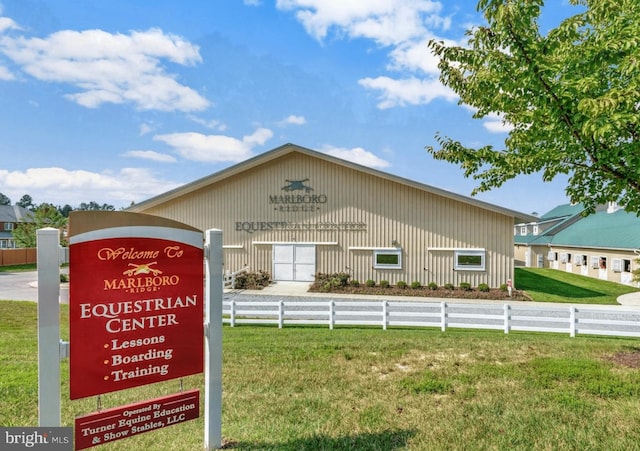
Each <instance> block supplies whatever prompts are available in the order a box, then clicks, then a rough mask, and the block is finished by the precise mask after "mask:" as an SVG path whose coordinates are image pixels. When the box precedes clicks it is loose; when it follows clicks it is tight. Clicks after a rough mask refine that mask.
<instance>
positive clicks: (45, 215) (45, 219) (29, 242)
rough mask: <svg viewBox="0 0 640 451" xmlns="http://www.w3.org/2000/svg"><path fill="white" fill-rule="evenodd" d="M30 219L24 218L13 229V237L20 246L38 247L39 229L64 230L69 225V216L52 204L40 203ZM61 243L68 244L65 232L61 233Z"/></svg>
mask: <svg viewBox="0 0 640 451" xmlns="http://www.w3.org/2000/svg"><path fill="white" fill-rule="evenodd" d="M29 219H30V220H31V222H29V221H24V220H23V221H21V222H20V223H18V224H17V225H16V227H15V228H14V229H13V232H12V234H13V239H14V241H15V242H16V246H18V247H36V243H37V235H36V232H37V230H38V229H42V228H44V227H54V228H57V229H60V231H61V232H63V231H64V229H65V228H66V226H67V218H65V217H64V216H62V214H60V212H59V211H58V209H57V208H56V207H55V206H53V205H51V204H40V205H39V206H38V207H37V208H36V209H35V211H34V212H32V213H31V215H30V218H29ZM60 244H63V245H64V244H66V240H65V237H64V233H61V234H60Z"/></svg>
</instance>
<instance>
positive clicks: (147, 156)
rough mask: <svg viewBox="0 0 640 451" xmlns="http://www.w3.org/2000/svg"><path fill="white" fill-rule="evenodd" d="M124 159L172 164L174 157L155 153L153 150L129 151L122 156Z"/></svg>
mask: <svg viewBox="0 0 640 451" xmlns="http://www.w3.org/2000/svg"><path fill="white" fill-rule="evenodd" d="M123 155H124V156H125V157H132V158H141V159H143V160H151V161H158V162H160V163H174V162H175V161H176V159H175V157H173V156H171V155H167V154H166V153H160V152H155V151H153V150H129V151H127V152H125V153H124V154H123Z"/></svg>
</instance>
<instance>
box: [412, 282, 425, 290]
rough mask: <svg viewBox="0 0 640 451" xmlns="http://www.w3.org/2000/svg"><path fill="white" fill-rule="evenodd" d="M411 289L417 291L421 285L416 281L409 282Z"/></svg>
mask: <svg viewBox="0 0 640 451" xmlns="http://www.w3.org/2000/svg"><path fill="white" fill-rule="evenodd" d="M411 288H413V289H414V290H417V289H418V288H422V284H421V283H420V282H418V281H417V280H414V281H413V282H411Z"/></svg>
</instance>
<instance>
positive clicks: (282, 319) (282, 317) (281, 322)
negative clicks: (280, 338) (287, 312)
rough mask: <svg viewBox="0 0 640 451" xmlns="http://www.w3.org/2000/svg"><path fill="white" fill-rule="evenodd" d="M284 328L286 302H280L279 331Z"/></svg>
mask: <svg viewBox="0 0 640 451" xmlns="http://www.w3.org/2000/svg"><path fill="white" fill-rule="evenodd" d="M282 326H284V302H283V301H280V302H278V329H282Z"/></svg>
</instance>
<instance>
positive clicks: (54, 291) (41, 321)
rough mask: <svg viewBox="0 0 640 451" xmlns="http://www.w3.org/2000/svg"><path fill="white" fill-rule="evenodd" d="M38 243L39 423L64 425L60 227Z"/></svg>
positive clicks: (47, 231)
mask: <svg viewBox="0 0 640 451" xmlns="http://www.w3.org/2000/svg"><path fill="white" fill-rule="evenodd" d="M36 237H37V246H38V251H37V255H38V424H39V425H40V426H52V427H58V426H60V424H61V423H60V358H61V357H62V352H61V351H62V350H63V349H64V344H62V343H61V342H60V263H61V252H60V250H61V248H60V231H59V230H58V229H54V228H50V227H49V228H45V229H39V230H37V232H36Z"/></svg>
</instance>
